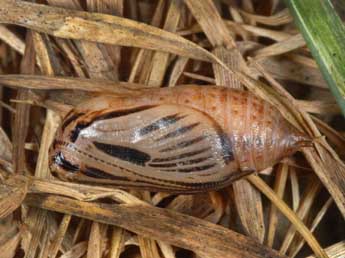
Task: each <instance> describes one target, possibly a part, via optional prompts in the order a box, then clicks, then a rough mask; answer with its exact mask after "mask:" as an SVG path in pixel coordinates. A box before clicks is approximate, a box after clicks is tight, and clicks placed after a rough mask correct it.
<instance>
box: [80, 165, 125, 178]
mask: <svg viewBox="0 0 345 258" xmlns="http://www.w3.org/2000/svg"><path fill="white" fill-rule="evenodd" d="M82 173H83V174H85V175H86V176H88V177H94V178H101V179H110V180H122V181H128V179H127V178H126V177H121V176H114V175H111V174H108V173H106V172H104V171H102V170H100V169H98V168H93V167H85V170H83V171H82Z"/></svg>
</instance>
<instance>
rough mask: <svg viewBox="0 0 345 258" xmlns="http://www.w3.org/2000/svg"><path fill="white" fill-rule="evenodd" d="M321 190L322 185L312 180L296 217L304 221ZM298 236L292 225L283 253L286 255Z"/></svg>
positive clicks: (282, 246)
mask: <svg viewBox="0 0 345 258" xmlns="http://www.w3.org/2000/svg"><path fill="white" fill-rule="evenodd" d="M320 189H321V183H320V182H319V181H318V180H317V181H316V180H311V182H310V184H309V186H308V187H307V188H306V193H305V194H304V196H303V197H302V200H301V202H300V206H299V207H298V209H297V211H296V215H297V216H298V217H299V219H300V220H301V221H304V220H305V218H306V216H307V214H308V213H309V211H310V208H311V206H312V204H313V203H314V201H315V198H316V195H317V194H318V193H319V191H320ZM295 234H296V229H295V226H294V225H291V226H290V228H289V229H288V231H287V233H286V234H285V239H284V241H283V244H282V245H281V247H280V250H279V251H280V252H281V253H284V254H285V253H286V252H287V250H288V248H289V247H290V245H291V243H292V240H293V238H294V236H295Z"/></svg>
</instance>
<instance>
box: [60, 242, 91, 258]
mask: <svg viewBox="0 0 345 258" xmlns="http://www.w3.org/2000/svg"><path fill="white" fill-rule="evenodd" d="M86 250H87V242H86V241H84V242H80V243H78V244H76V245H75V246H73V248H72V249H71V250H69V251H68V252H66V253H64V254H63V255H61V256H60V257H59V258H80V257H82V256H83V255H84V254H85V253H86Z"/></svg>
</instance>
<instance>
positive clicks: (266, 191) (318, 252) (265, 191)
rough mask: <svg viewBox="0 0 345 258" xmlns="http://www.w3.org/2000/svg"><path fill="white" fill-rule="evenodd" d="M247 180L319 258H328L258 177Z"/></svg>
mask: <svg viewBox="0 0 345 258" xmlns="http://www.w3.org/2000/svg"><path fill="white" fill-rule="evenodd" d="M247 178H248V180H249V181H250V182H251V183H252V184H253V185H255V187H257V188H258V189H259V190H260V191H261V192H262V193H263V194H264V195H265V196H266V197H267V198H268V199H269V200H270V201H271V202H272V203H273V204H274V205H276V207H277V208H278V209H279V210H280V212H282V213H283V214H284V215H285V216H286V217H287V218H288V219H289V220H290V221H291V223H292V224H293V225H294V226H295V228H296V230H297V231H298V232H299V233H300V234H301V235H302V236H303V237H304V239H305V241H306V242H307V243H308V244H309V246H310V248H311V249H312V250H313V251H314V253H315V254H316V255H317V257H319V258H328V255H327V254H326V253H325V251H324V250H323V249H322V248H321V246H320V245H319V243H318V242H317V240H316V239H315V237H314V236H313V235H312V234H311V232H310V231H309V229H308V228H307V227H306V226H305V225H304V224H303V222H302V221H301V220H300V219H299V218H298V217H297V215H296V214H295V213H294V212H293V211H292V210H291V209H290V208H289V206H287V205H286V204H285V202H284V201H282V200H281V199H280V198H279V197H278V196H277V195H276V194H275V193H274V191H273V190H272V189H271V188H270V187H269V186H268V185H266V183H265V182H264V181H263V180H261V179H260V178H259V177H258V176H255V175H251V176H248V177H247Z"/></svg>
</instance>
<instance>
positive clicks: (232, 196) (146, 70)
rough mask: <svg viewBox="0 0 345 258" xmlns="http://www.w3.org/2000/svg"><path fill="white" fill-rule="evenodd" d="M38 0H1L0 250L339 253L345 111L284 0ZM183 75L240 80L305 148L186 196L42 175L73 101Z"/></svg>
mask: <svg viewBox="0 0 345 258" xmlns="http://www.w3.org/2000/svg"><path fill="white" fill-rule="evenodd" d="M33 2H35V1H33ZM37 2H40V3H41V4H42V3H43V4H44V5H40V4H37V3H32V2H24V1H12V0H1V1H0V23H3V24H2V25H0V84H1V85H2V86H1V88H0V93H1V102H0V103H1V108H0V111H1V116H0V123H1V124H0V125H1V130H0V140H1V143H0V165H1V170H0V178H1V187H0V218H1V223H0V256H1V257H2V258H10V257H24V256H25V257H28V258H34V257H42V258H46V257H49V258H54V257H60V258H72V257H73V258H78V257H88V258H101V257H109V258H115V257H123V258H125V257H126V258H127V257H128V258H131V257H144V258H158V257H161V258H163V257H165V258H173V257H176V258H182V257H212V258H223V257H233V258H242V257H246V258H259V257H275V258H278V257H279V258H282V257H307V256H308V255H312V256H308V257H332V258H335V257H337V258H340V257H345V242H344V239H345V238H344V236H345V223H344V217H345V166H344V163H343V158H344V157H345V152H344V151H345V138H344V133H343V132H342V130H344V127H341V124H343V123H344V120H343V118H342V116H341V115H340V110H339V108H338V107H337V105H336V103H335V101H334V99H333V97H332V95H331V94H330V91H329V90H328V88H327V85H326V83H325V81H324V80H323V78H322V75H321V73H320V71H319V69H318V66H317V64H316V63H315V61H314V60H313V58H312V57H311V54H310V52H309V50H308V48H307V47H306V43H305V41H304V39H303V37H302V36H301V34H299V32H298V30H297V29H296V27H295V26H294V24H293V19H292V17H291V16H290V15H289V12H288V10H287V9H286V8H285V6H284V4H283V2H281V1H279V0H272V1H253V0H242V1H232V0H215V1H213V0H202V1H200V0H169V1H168V0H157V1H149V0H128V1H124V0H87V1H85V0H73V1H71V0H46V1H37ZM180 84H199V85H206V84H216V85H226V86H228V87H234V88H239V89H242V90H250V91H252V92H254V94H256V95H257V96H259V97H261V98H264V99H266V100H267V101H269V102H271V103H273V104H274V105H275V106H276V107H277V108H278V109H279V111H280V112H281V113H282V114H283V115H284V116H285V118H286V119H288V120H289V121H290V122H291V123H292V124H293V125H294V126H296V127H297V128H299V129H300V130H303V131H304V132H306V133H307V134H308V135H310V136H311V137H312V138H313V139H315V140H314V146H313V147H312V148H304V149H302V150H301V152H300V153H298V154H297V155H295V156H293V157H290V158H288V159H285V160H283V161H282V162H281V163H280V164H278V165H277V166H275V167H273V168H270V169H269V170H266V171H262V172H261V173H259V174H258V175H252V176H249V177H248V178H246V179H243V180H240V181H238V182H236V183H234V184H233V185H232V186H230V187H228V188H226V189H223V190H221V191H217V192H210V193H204V194H197V195H170V194H167V193H153V192H147V191H123V190H119V189H111V188H105V187H101V186H89V185H78V184H74V183H66V182H62V181H59V180H56V179H55V180H53V178H52V176H51V174H50V171H49V168H48V157H47V155H48V148H49V146H50V143H51V142H52V139H53V137H54V132H55V130H56V128H57V126H58V125H59V123H60V121H61V117H62V116H63V115H64V114H65V113H66V112H68V111H69V110H70V109H71V108H72V107H73V106H74V105H76V104H77V103H79V102H80V101H81V100H83V99H86V98H89V97H90V96H92V95H94V94H97V93H99V92H114V93H119V92H120V93H121V92H123V91H124V89H125V88H126V87H130V88H134V89H136V88H140V87H162V86H167V87H174V86H175V85H180Z"/></svg>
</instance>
